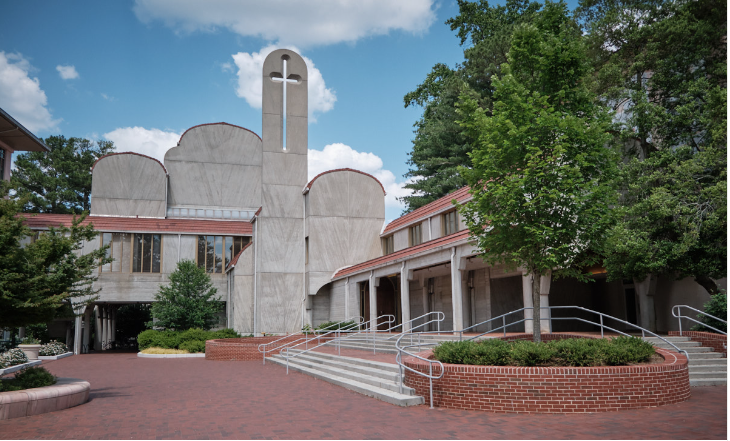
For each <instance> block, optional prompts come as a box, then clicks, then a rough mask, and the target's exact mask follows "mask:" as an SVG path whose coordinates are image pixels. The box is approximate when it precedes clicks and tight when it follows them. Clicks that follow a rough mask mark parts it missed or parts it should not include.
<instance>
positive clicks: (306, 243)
mask: <svg viewBox="0 0 730 441" xmlns="http://www.w3.org/2000/svg"><path fill="white" fill-rule="evenodd" d="M308 263H309V236H307V237H305V238H304V264H305V265H306V264H308Z"/></svg>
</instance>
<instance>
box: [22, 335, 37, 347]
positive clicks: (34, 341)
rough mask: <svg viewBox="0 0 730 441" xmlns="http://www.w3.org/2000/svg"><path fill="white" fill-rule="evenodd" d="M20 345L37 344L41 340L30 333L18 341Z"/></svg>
mask: <svg viewBox="0 0 730 441" xmlns="http://www.w3.org/2000/svg"><path fill="white" fill-rule="evenodd" d="M20 344H21V345H39V344H41V341H40V340H38V339H37V338H35V337H33V336H32V335H29V336H27V337H25V338H24V339H23V341H21V342H20Z"/></svg>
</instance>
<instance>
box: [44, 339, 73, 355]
mask: <svg viewBox="0 0 730 441" xmlns="http://www.w3.org/2000/svg"><path fill="white" fill-rule="evenodd" d="M66 352H68V348H67V347H66V345H65V344H63V343H61V342H59V341H56V340H52V341H50V342H49V343H46V344H44V345H43V346H41V349H40V350H39V351H38V355H43V356H52V355H61V354H65V353H66Z"/></svg>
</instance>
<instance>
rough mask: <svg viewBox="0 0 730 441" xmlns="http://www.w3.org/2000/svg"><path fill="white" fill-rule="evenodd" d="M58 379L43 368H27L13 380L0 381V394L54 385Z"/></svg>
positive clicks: (17, 373)
mask: <svg viewBox="0 0 730 441" xmlns="http://www.w3.org/2000/svg"><path fill="white" fill-rule="evenodd" d="M57 380H58V379H57V378H56V376H55V375H53V374H51V373H50V372H48V371H47V370H46V368H44V367H40V366H37V367H27V368H25V369H21V370H20V371H18V372H16V373H15V378H13V379H11V380H3V381H0V392H9V391H14V390H23V389H33V388H36V387H44V386H50V385H52V384H56V381H57Z"/></svg>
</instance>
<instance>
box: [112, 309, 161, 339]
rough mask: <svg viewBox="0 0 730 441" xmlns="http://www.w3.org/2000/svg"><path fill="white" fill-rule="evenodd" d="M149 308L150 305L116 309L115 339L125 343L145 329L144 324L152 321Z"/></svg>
mask: <svg viewBox="0 0 730 441" xmlns="http://www.w3.org/2000/svg"><path fill="white" fill-rule="evenodd" d="M150 308H151V306H150V305H148V304H144V303H131V304H128V305H122V306H120V307H119V309H117V325H116V327H117V339H118V340H120V341H123V342H126V341H128V340H129V339H131V338H134V337H137V335H139V333H140V332H142V331H144V330H145V329H147V326H146V324H147V323H148V322H149V321H150V320H152V314H151V312H150Z"/></svg>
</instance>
